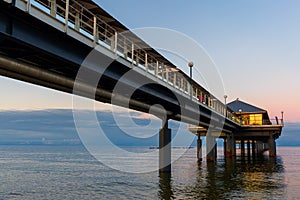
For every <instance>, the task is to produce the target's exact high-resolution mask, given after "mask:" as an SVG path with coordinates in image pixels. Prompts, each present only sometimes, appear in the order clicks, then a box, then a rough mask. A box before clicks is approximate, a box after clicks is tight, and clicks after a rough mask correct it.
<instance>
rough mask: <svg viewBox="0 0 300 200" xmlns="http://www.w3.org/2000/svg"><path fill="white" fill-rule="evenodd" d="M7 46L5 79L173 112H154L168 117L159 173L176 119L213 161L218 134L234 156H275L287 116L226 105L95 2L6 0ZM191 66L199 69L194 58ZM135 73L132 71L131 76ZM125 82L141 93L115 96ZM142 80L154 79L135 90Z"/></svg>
mask: <svg viewBox="0 0 300 200" xmlns="http://www.w3.org/2000/svg"><path fill="white" fill-rule="evenodd" d="M124 32H126V34H125V35H124V34H123V33H124ZM0 45H1V49H0V75H2V76H6V77H10V78H13V79H17V80H21V81H25V82H29V83H32V84H36V85H40V86H44V87H47V88H52V89H55V90H59V91H63V92H66V93H71V94H74V95H79V96H82V97H86V98H91V99H93V100H95V101H99V102H104V103H111V104H114V105H118V106H123V107H126V108H130V109H134V110H137V111H141V112H146V113H148V112H149V110H150V109H151V108H153V105H161V106H162V107H164V109H165V110H166V113H165V112H164V110H162V109H159V108H157V109H155V110H154V113H153V114H155V115H156V116H157V117H159V118H160V119H161V120H162V127H161V129H160V131H159V148H160V152H159V168H160V172H170V171H171V163H170V161H171V134H172V132H171V129H169V127H168V120H171V119H172V120H176V121H181V122H184V123H187V124H189V130H190V131H191V132H192V133H194V134H195V135H197V137H198V139H197V157H198V159H199V160H201V159H203V155H202V153H201V150H202V148H203V145H202V140H201V137H203V136H205V137H206V148H207V149H208V154H207V156H206V159H207V160H208V161H216V156H217V151H216V138H217V137H218V138H223V139H224V154H225V155H226V157H227V158H232V157H235V155H236V145H237V144H240V146H241V152H242V154H245V153H246V149H247V155H248V156H250V154H252V156H253V155H255V154H257V153H261V152H262V151H265V150H269V155H270V156H276V142H275V140H276V139H277V138H279V136H280V134H281V130H282V127H283V118H282V119H281V121H280V122H279V120H278V118H277V124H272V123H271V120H270V119H269V116H268V114H267V111H265V110H262V109H259V108H256V107H255V106H251V105H249V104H247V103H245V102H242V101H239V100H237V101H234V102H231V103H229V104H226V103H223V102H222V101H221V100H219V99H218V98H216V97H215V96H214V95H213V94H211V93H210V92H209V91H207V90H206V89H205V88H204V87H202V86H201V85H200V84H199V83H198V82H197V80H194V79H192V76H191V75H192V73H191V74H190V76H189V75H187V74H185V73H184V72H183V71H181V70H180V69H179V68H178V66H175V65H174V64H173V63H171V62H170V61H169V60H167V59H166V58H165V57H163V56H162V55H161V54H160V53H158V52H157V51H156V50H155V49H153V48H152V47H151V46H149V45H148V44H147V43H145V42H144V41H143V40H142V39H141V38H139V37H138V36H136V35H135V34H134V33H132V32H131V31H130V30H128V28H126V27H125V26H124V25H123V24H121V23H120V22H118V21H117V20H116V19H114V18H113V17H112V16H111V15H110V14H109V13H107V12H106V11H104V10H103V9H102V8H101V7H99V6H98V5H97V4H95V3H94V2H93V1H91V0H78V1H69V0H65V1H64V0H0ZM96 46H97V47H98V48H97V52H96V55H97V56H96V57H97V60H92V61H91V62H90V63H89V66H88V67H89V68H88V70H86V73H87V77H88V78H87V79H80V80H79V83H78V82H77V84H75V83H76V77H77V74H78V71H79V69H80V67H81V64H82V62H83V61H84V59H85V58H86V57H87V55H88V54H89V53H90V52H91V51H92V50H94V48H95V47H96ZM99 63H100V64H99ZM102 63H109V66H108V67H107V68H104V67H103V65H104V64H103V65H101V64H102ZM186 67H190V69H192V67H193V64H192V62H190V63H188V64H187V66H186ZM128 71H131V72H132V74H133V76H131V77H125V78H124V77H123V75H124V74H126V73H127V72H128ZM191 72H192V71H191ZM97 73H98V74H99V73H100V74H101V79H100V80H99V81H98V82H97V84H96V86H95V85H92V84H91V83H89V80H88V79H89V78H90V79H93V78H95V79H96V77H95V76H96V75H97ZM121 78H122V79H121ZM141 80H142V81H141ZM119 82H121V83H120V84H122V86H123V87H124V88H126V89H128V90H129V91H130V90H132V89H133V90H135V92H134V95H131V94H130V93H126V91H124V93H122V91H119V93H113V91H114V87H115V86H116V84H117V83H119ZM143 82H146V83H151V84H147V85H142V87H139V88H136V85H140V84H142V83H143ZM75 86H78V88H77V89H78V90H76V92H75V93H74V87H75ZM177 97H180V101H179V100H178V98H177ZM127 102H129V105H127V104H126V103H127ZM127 106H128V107H127ZM165 114H166V116H165ZM220 122H224V123H220ZM211 123H214V124H215V126H214V127H213V129H211V128H210V124H211ZM245 146H247V148H246V149H245ZM250 146H252V151H251V152H250Z"/></svg>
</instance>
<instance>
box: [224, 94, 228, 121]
mask: <svg viewBox="0 0 300 200" xmlns="http://www.w3.org/2000/svg"><path fill="white" fill-rule="evenodd" d="M226 99H227V95H226V94H225V95H224V103H225V109H224V111H225V117H227V103H226Z"/></svg>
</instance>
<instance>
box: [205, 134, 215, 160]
mask: <svg viewBox="0 0 300 200" xmlns="http://www.w3.org/2000/svg"><path fill="white" fill-rule="evenodd" d="M215 145H216V139H215V137H213V136H212V135H211V134H210V133H207V135H206V160H207V161H208V162H214V161H216V154H215V149H216V147H215Z"/></svg>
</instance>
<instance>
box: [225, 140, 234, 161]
mask: <svg viewBox="0 0 300 200" xmlns="http://www.w3.org/2000/svg"><path fill="white" fill-rule="evenodd" d="M226 141H227V142H226V157H228V158H230V157H231V156H232V150H233V141H232V137H231V136H230V135H227V139H226Z"/></svg>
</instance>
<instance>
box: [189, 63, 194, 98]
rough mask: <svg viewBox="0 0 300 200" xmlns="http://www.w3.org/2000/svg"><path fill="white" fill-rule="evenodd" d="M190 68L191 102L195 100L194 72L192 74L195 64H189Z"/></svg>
mask: <svg viewBox="0 0 300 200" xmlns="http://www.w3.org/2000/svg"><path fill="white" fill-rule="evenodd" d="M188 66H189V67H190V95H191V100H192V99H193V79H192V78H193V72H192V68H193V66H194V63H193V62H189V63H188Z"/></svg>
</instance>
